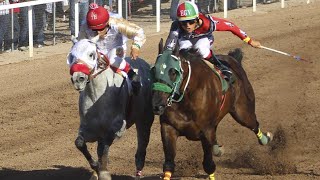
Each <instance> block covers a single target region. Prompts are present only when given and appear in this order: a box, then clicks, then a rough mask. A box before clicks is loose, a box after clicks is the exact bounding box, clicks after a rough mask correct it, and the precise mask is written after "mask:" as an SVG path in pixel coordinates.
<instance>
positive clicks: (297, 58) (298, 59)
mask: <svg viewBox="0 0 320 180" xmlns="http://www.w3.org/2000/svg"><path fill="white" fill-rule="evenodd" d="M260 47H261V48H263V49H266V50H269V51H273V52H276V53H279V54H282V55H285V56H290V57H293V58H294V59H296V60H297V61H304V62H308V63H312V61H308V60H306V59H303V58H301V57H300V56H295V55H291V54H289V53H286V52H282V51H279V50H275V49H272V48H268V47H265V46H260Z"/></svg>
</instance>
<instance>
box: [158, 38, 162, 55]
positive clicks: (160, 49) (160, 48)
mask: <svg viewBox="0 0 320 180" xmlns="http://www.w3.org/2000/svg"><path fill="white" fill-rule="evenodd" d="M162 53H163V39H162V38H161V39H160V42H159V52H158V54H162Z"/></svg>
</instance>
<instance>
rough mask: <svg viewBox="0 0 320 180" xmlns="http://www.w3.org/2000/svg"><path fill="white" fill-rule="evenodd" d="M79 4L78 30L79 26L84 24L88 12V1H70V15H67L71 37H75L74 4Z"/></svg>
mask: <svg viewBox="0 0 320 180" xmlns="http://www.w3.org/2000/svg"><path fill="white" fill-rule="evenodd" d="M76 1H78V2H79V29H80V27H81V24H82V23H83V22H85V20H86V16H87V12H88V10H89V0H70V2H69V4H70V14H69V27H70V30H71V35H73V36H74V35H75V11H74V10H75V9H74V7H75V3H76Z"/></svg>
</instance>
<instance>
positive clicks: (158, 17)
mask: <svg viewBox="0 0 320 180" xmlns="http://www.w3.org/2000/svg"><path fill="white" fill-rule="evenodd" d="M160 1H161V0H157V1H156V3H157V5H156V6H157V7H156V11H157V12H156V14H157V15H156V17H157V32H160V9H161V4H160V3H161V2H160Z"/></svg>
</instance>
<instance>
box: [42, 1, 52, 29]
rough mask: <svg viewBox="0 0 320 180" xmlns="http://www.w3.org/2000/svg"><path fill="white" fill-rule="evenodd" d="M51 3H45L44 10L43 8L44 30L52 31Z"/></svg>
mask: <svg viewBox="0 0 320 180" xmlns="http://www.w3.org/2000/svg"><path fill="white" fill-rule="evenodd" d="M52 4H53V3H47V4H46V10H45V13H46V23H45V26H44V31H46V30H49V31H52V30H53V17H52Z"/></svg>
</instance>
